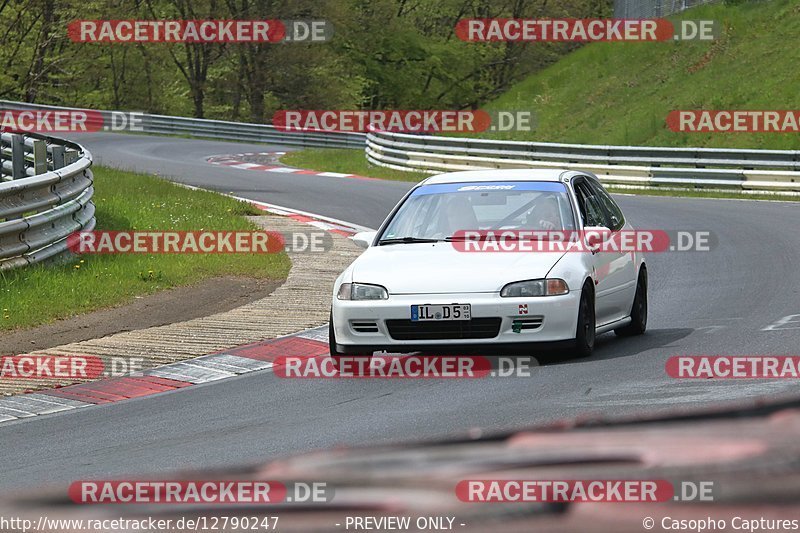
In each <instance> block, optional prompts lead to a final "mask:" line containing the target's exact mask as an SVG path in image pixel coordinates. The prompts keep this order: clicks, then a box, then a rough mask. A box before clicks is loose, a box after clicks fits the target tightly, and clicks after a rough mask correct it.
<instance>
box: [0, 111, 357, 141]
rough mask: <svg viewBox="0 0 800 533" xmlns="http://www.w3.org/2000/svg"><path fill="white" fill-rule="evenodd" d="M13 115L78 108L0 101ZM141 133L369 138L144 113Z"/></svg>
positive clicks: (108, 119) (106, 114) (107, 119)
mask: <svg viewBox="0 0 800 533" xmlns="http://www.w3.org/2000/svg"><path fill="white" fill-rule="evenodd" d="M3 109H7V110H10V111H74V110H76V109H78V108H68V107H58V106H50V105H39V104H27V103H24V102H10V101H8V100H0V110H3ZM90 111H92V112H93V113H99V114H100V115H101V116H102V117H103V124H104V125H110V124H113V117H114V114H122V113H123V112H122V111H97V110H90ZM140 117H141V128H142V129H141V131H142V132H144V133H157V134H167V135H189V136H192V137H206V138H211V139H217V140H223V141H238V142H253V143H269V144H283V145H287V146H308V147H318V148H359V149H363V148H364V140H365V138H366V135H365V134H363V133H350V132H287V131H283V130H281V129H279V128H276V127H275V126H272V125H269V124H248V123H245V122H228V121H224V120H207V119H200V118H187V117H170V116H165V115H151V114H149V113H141V114H140Z"/></svg>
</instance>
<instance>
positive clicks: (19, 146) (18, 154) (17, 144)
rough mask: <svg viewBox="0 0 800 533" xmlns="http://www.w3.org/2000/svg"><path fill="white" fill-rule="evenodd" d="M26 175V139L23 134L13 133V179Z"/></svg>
mask: <svg viewBox="0 0 800 533" xmlns="http://www.w3.org/2000/svg"><path fill="white" fill-rule="evenodd" d="M24 177H25V139H24V138H23V137H22V135H19V134H16V133H12V134H11V179H12V180H18V179H21V178H24Z"/></svg>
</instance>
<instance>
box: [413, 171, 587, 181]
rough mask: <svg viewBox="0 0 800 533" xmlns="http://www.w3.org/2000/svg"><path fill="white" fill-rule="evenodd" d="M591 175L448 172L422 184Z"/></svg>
mask: <svg viewBox="0 0 800 533" xmlns="http://www.w3.org/2000/svg"><path fill="white" fill-rule="evenodd" d="M579 174H580V175H584V174H586V175H589V176H591V175H592V174H591V173H589V172H575V171H572V170H565V169H561V168H557V169H550V168H522V169H511V170H499V169H493V170H467V171H464V172H448V173H447V174H439V175H437V176H431V177H430V178H428V179H426V180H425V181H423V182H422V184H425V185H433V184H439V183H465V182H474V181H489V182H491V181H551V182H562V181H564V180H565V179H567V178H571V177H573V176H576V175H579Z"/></svg>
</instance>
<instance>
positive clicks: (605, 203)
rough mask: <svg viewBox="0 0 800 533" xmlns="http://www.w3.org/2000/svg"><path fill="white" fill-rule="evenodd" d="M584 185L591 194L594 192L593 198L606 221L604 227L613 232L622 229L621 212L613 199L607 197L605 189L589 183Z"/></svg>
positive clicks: (623, 218)
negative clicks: (600, 208) (588, 188)
mask: <svg viewBox="0 0 800 533" xmlns="http://www.w3.org/2000/svg"><path fill="white" fill-rule="evenodd" d="M584 183H585V184H586V185H588V186H589V187H590V188H591V189H592V192H594V197H595V198H596V199H597V201H598V203H599V204H600V205H601V206H602V208H603V211H604V214H605V218H606V220H608V223H607V224H606V226H608V227H609V228H611V229H612V230H614V231H616V230H619V229H622V226H624V225H625V217H624V216H623V214H622V211H621V210H620V208H619V206H618V205H617V203H616V202H615V201H614V199H613V198H611V195H609V194H608V193H607V192H606V190H605V189H603V188H602V187H600V186H598V185H597V184H595V183H592V182H589V181H587V182H584Z"/></svg>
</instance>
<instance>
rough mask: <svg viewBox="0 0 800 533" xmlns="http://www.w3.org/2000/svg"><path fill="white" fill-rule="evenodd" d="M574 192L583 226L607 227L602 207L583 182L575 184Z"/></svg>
mask: <svg viewBox="0 0 800 533" xmlns="http://www.w3.org/2000/svg"><path fill="white" fill-rule="evenodd" d="M575 192H576V193H577V196H578V205H579V206H580V209H581V216H582V217H583V224H584V226H607V225H608V222H607V220H606V218H607V217H606V216H605V213H604V211H603V207H602V205H601V204H600V202H599V201H598V199H597V197H596V196H595V195H594V194H593V192H592V189H591V188H590V187H589V186H588V185H587V183H586V181H585V180H581V181H579V182H578V183H576V184H575Z"/></svg>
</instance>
